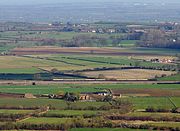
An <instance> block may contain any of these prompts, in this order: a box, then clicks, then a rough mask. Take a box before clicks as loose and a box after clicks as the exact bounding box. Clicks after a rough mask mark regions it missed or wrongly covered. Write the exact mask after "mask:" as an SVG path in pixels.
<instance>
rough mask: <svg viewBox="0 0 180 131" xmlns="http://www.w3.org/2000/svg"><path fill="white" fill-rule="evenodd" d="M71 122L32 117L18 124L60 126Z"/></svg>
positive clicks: (62, 119) (68, 119) (65, 119)
mask: <svg viewBox="0 0 180 131" xmlns="http://www.w3.org/2000/svg"><path fill="white" fill-rule="evenodd" d="M70 121H72V119H70V118H47V117H38V118H36V117H33V118H29V119H27V120H23V121H21V122H19V123H30V124H62V123H67V122H70Z"/></svg>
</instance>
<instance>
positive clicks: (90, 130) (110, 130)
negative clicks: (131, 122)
mask: <svg viewBox="0 0 180 131" xmlns="http://www.w3.org/2000/svg"><path fill="white" fill-rule="evenodd" d="M69 131H146V130H138V129H127V128H74V129H70V130H69Z"/></svg>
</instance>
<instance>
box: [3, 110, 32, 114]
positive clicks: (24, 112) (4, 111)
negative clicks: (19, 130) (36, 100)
mask: <svg viewBox="0 0 180 131" xmlns="http://www.w3.org/2000/svg"><path fill="white" fill-rule="evenodd" d="M31 112H33V110H9V109H0V114H27V113H31Z"/></svg>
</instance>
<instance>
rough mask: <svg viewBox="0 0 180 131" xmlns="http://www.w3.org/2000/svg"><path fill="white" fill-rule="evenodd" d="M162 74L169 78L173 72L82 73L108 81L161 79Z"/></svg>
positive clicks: (125, 71)
mask: <svg viewBox="0 0 180 131" xmlns="http://www.w3.org/2000/svg"><path fill="white" fill-rule="evenodd" d="M163 74H165V75H166V76H169V75H171V74H173V72H169V71H155V70H145V69H130V70H113V71H90V72H82V75H85V76H89V77H95V78H98V77H100V75H103V76H102V77H104V78H108V79H111V78H112V79H113V78H114V79H122V80H126V79H127V80H128V79H137V80H138V79H152V78H155V77H161V76H162V75H163Z"/></svg>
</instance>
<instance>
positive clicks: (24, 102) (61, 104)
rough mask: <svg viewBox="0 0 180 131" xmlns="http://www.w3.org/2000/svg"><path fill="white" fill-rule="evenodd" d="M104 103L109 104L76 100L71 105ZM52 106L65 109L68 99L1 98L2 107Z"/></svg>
mask: <svg viewBox="0 0 180 131" xmlns="http://www.w3.org/2000/svg"><path fill="white" fill-rule="evenodd" d="M103 105H108V103H107V102H80V101H78V102H75V103H70V105H69V106H72V107H74V108H82V109H84V108H87V107H96V108H98V107H101V106H103ZM44 106H50V107H52V108H55V109H65V108H67V107H68V104H67V102H66V101H63V100H58V99H43V98H39V99H23V98H19V99H15V98H1V99H0V107H26V108H28V107H44Z"/></svg>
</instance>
